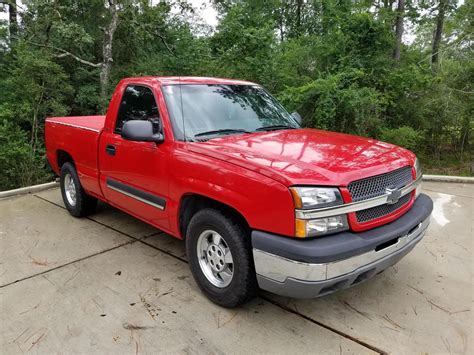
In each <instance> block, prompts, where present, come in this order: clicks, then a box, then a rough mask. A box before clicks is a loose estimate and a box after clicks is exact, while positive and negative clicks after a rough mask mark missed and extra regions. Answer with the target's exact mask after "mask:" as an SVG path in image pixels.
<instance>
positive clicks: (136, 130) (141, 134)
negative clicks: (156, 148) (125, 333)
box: [122, 120, 165, 143]
mask: <svg viewBox="0 0 474 355" xmlns="http://www.w3.org/2000/svg"><path fill="white" fill-rule="evenodd" d="M122 138H123V139H126V140H129V141H136V142H155V143H162V142H163V141H164V140H165V139H164V136H163V134H161V133H153V123H151V122H150V121H143V120H130V121H126V122H125V123H124V124H123V126H122Z"/></svg>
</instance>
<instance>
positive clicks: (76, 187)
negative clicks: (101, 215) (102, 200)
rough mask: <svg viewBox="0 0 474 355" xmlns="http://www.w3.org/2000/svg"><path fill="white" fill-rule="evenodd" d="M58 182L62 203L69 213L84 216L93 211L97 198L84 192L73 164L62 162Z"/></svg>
mask: <svg viewBox="0 0 474 355" xmlns="http://www.w3.org/2000/svg"><path fill="white" fill-rule="evenodd" d="M60 183H61V195H62V196H63V201H64V205H65V206H66V208H67V210H68V211H69V213H70V214H72V215H73V216H74V217H84V216H88V215H90V214H92V213H94V212H95V209H96V207H97V199H96V198H94V197H92V196H89V195H88V194H86V192H85V191H84V189H83V188H82V185H81V182H80V181H79V176H78V175H77V172H76V168H75V167H74V165H73V164H71V163H64V164H63V166H62V167H61V177H60Z"/></svg>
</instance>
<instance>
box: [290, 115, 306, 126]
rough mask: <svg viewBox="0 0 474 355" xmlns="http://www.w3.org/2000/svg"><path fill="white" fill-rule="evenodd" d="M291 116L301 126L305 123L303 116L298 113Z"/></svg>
mask: <svg viewBox="0 0 474 355" xmlns="http://www.w3.org/2000/svg"><path fill="white" fill-rule="evenodd" d="M291 115H292V116H293V118H294V119H295V120H296V122H298V123H299V125H300V126H301V124H302V123H303V119H302V118H301V115H300V114H299V113H298V112H292V113H291Z"/></svg>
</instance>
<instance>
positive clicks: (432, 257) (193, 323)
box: [0, 182, 474, 354]
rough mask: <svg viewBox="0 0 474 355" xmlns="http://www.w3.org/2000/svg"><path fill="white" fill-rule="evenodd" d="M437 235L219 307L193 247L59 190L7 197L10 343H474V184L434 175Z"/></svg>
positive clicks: (295, 349)
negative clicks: (365, 277)
mask: <svg viewBox="0 0 474 355" xmlns="http://www.w3.org/2000/svg"><path fill="white" fill-rule="evenodd" d="M424 189H425V192H426V193H428V194H429V195H430V196H431V197H432V198H433V200H434V202H435V208H434V213H433V217H432V222H431V225H430V227H429V229H428V233H427V235H426V236H425V238H424V239H423V241H422V242H421V243H420V244H419V245H418V246H417V247H416V248H415V250H414V251H413V252H412V253H410V254H409V255H408V256H407V257H406V258H404V259H403V260H402V261H401V262H400V263H399V264H397V265H396V266H395V267H392V268H390V269H388V270H387V271H386V272H385V273H383V274H381V275H379V276H377V277H376V278H375V279H372V280H370V281H368V282H365V283H362V284H360V285H358V286H356V287H353V288H351V289H348V290H345V291H342V292H339V293H336V294H333V295H330V296H327V297H323V298H319V299H314V300H294V299H287V298H283V297H277V296H274V295H271V294H269V293H265V292H261V294H260V296H259V297H258V298H257V299H255V300H254V301H252V302H251V303H249V304H247V305H246V306H245V307H243V308H240V309H234V310H227V309H223V308H220V307H218V306H216V305H214V304H212V303H211V302H210V301H208V300H207V298H206V297H204V296H203V295H202V294H201V292H200V291H199V289H198V288H197V286H196V284H195V283H194V281H193V279H192V277H191V274H190V271H189V270H188V265H187V262H186V256H185V252H184V244H183V243H182V242H181V241H178V240H176V239H174V238H172V237H170V236H168V235H166V234H164V233H162V232H160V231H159V230H156V229H154V228H152V227H150V226H148V225H146V224H144V223H141V222H140V221H138V220H136V219H134V218H132V217H129V216H127V215H125V214H123V213H121V212H120V211H118V210H116V209H113V208H111V207H109V206H106V205H101V206H100V208H99V211H98V212H97V214H95V215H93V216H91V217H90V218H85V219H76V218H73V217H71V216H70V215H69V214H68V213H67V211H66V210H65V209H64V207H63V204H62V201H61V197H60V192H59V190H58V189H52V190H48V191H44V192H40V193H36V194H34V195H27V196H23V197H17V198H13V199H7V200H1V201H0V353H3V354H15V353H23V352H33V353H44V354H51V353H84V354H85V353H87V354H90V353H101V354H109V353H110V354H112V353H113V354H122V353H125V354H129V353H132V354H138V353H140V354H142V353H156V352H166V353H176V352H178V353H272V354H273V353H285V354H290V353H292V354H293V353H374V352H375V353H376V352H379V353H385V352H387V353H396V354H403V353H466V354H468V353H470V354H473V353H474V345H473V340H474V334H473V320H474V316H473V296H474V286H473V285H474V283H473V271H474V263H473V261H474V258H473V237H474V233H473V232H474V228H473V226H474V222H473V221H474V215H473V214H474V185H463V184H448V183H429V182H426V183H424Z"/></svg>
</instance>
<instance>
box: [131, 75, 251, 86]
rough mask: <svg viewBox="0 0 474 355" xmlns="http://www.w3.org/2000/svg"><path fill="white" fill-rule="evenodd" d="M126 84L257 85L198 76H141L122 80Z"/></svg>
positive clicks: (249, 82)
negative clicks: (146, 82)
mask: <svg viewBox="0 0 474 355" xmlns="http://www.w3.org/2000/svg"><path fill="white" fill-rule="evenodd" d="M123 80H124V81H126V82H132V81H135V80H136V81H141V82H143V81H155V80H156V81H158V82H159V83H160V84H163V85H166V84H180V83H181V84H233V85H257V84H256V83H253V82H251V81H245V80H235V79H227V78H212V77H198V76H141V77H135V78H126V79H123Z"/></svg>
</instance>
